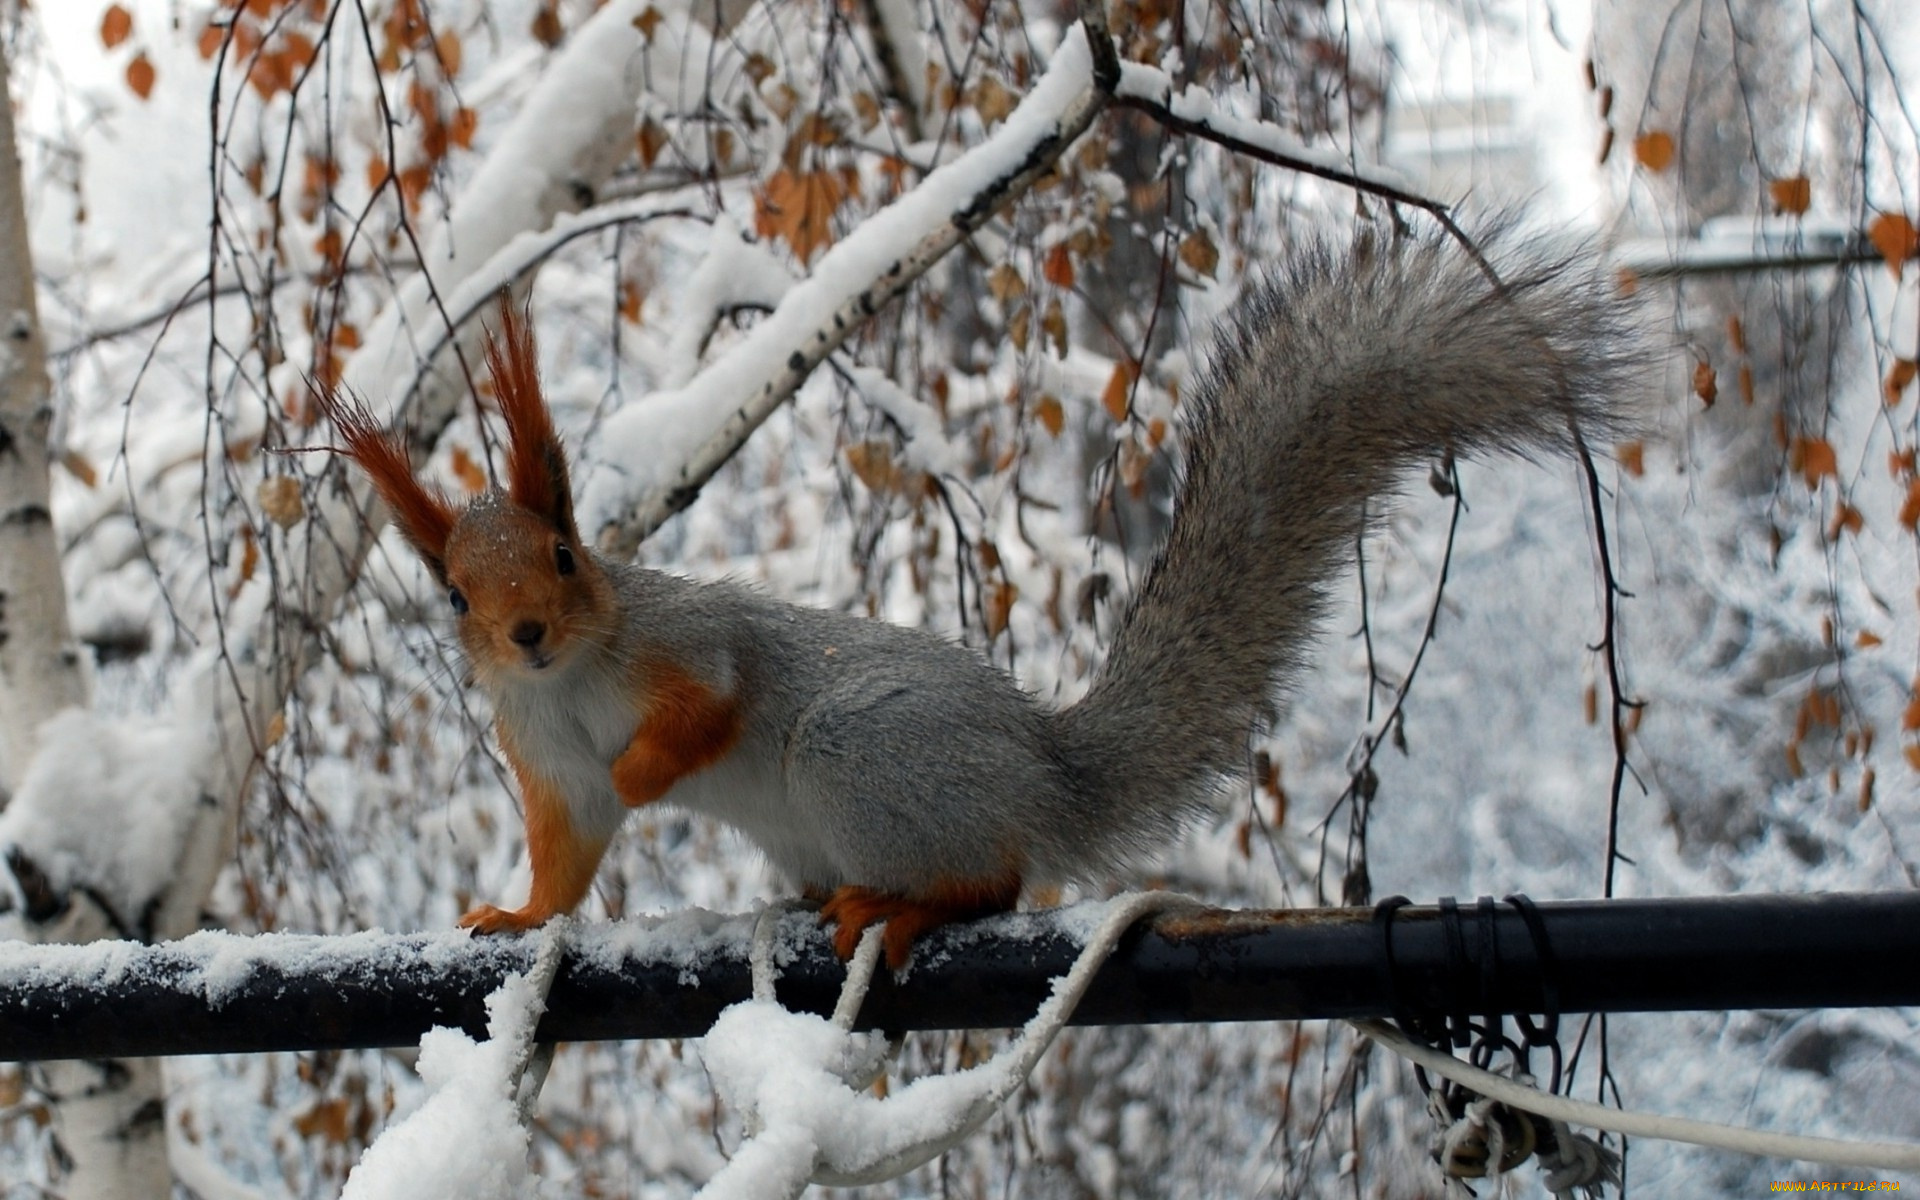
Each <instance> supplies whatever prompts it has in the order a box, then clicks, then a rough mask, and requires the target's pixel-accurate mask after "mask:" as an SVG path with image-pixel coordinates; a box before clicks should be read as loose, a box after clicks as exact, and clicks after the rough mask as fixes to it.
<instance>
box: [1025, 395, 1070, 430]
mask: <svg viewBox="0 0 1920 1200" xmlns="http://www.w3.org/2000/svg"><path fill="white" fill-rule="evenodd" d="M1033 416H1034V419H1035V420H1037V421H1039V422H1040V424H1041V425H1042V426H1043V427H1045V429H1046V431H1047V432H1048V433H1050V434H1052V435H1053V436H1054V437H1059V436H1060V431H1061V430H1063V429H1065V428H1066V427H1067V412H1066V409H1064V408H1062V407H1061V406H1060V400H1059V398H1058V397H1056V396H1053V395H1050V394H1049V395H1045V396H1042V397H1040V399H1038V400H1036V401H1034V404H1033Z"/></svg>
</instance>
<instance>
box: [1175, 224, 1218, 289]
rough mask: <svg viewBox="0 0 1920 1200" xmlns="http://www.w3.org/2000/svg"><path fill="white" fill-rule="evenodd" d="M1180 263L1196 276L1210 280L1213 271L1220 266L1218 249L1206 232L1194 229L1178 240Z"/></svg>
mask: <svg viewBox="0 0 1920 1200" xmlns="http://www.w3.org/2000/svg"><path fill="white" fill-rule="evenodd" d="M1180 261H1181V262H1183V263H1185V264H1187V266H1188V267H1190V268H1192V270H1193V272H1194V273H1195V274H1196V275H1205V276H1207V277H1208V278H1212V277H1213V272H1214V269H1215V268H1216V267H1218V266H1219V265H1220V249H1219V247H1217V246H1215V245H1214V244H1213V238H1212V237H1210V236H1209V235H1208V234H1207V231H1206V230H1204V229H1196V230H1194V231H1193V232H1192V233H1189V234H1188V235H1187V236H1186V237H1184V238H1181V239H1180Z"/></svg>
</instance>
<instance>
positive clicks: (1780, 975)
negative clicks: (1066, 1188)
mask: <svg viewBox="0 0 1920 1200" xmlns="http://www.w3.org/2000/svg"><path fill="white" fill-rule="evenodd" d="M1483 903H1484V904H1486V905H1487V908H1486V909H1485V911H1482V910H1481V909H1479V908H1476V907H1475V906H1473V905H1471V904H1468V905H1462V906H1460V907H1459V909H1458V910H1457V916H1453V917H1449V916H1447V915H1446V914H1445V912H1444V910H1443V909H1442V908H1441V907H1439V906H1409V907H1404V908H1400V909H1398V910H1397V912H1395V913H1394V915H1393V918H1392V920H1391V922H1386V921H1383V920H1382V919H1381V918H1380V917H1379V916H1378V915H1377V914H1376V910H1374V909H1371V908H1344V909H1294V910H1280V911H1243V912H1231V911H1221V910H1198V911H1196V912H1194V913H1191V914H1186V913H1181V914H1170V915H1166V916H1162V917H1160V918H1158V919H1157V920H1154V921H1151V922H1149V923H1147V924H1145V925H1143V926H1142V927H1141V928H1139V929H1136V930H1134V931H1133V932H1132V933H1130V934H1129V935H1128V936H1127V937H1126V939H1125V940H1124V941H1123V942H1122V943H1121V945H1120V948H1119V950H1118V951H1117V952H1116V953H1115V955H1114V957H1113V959H1112V960H1111V961H1109V962H1108V963H1107V965H1106V966H1105V967H1104V968H1103V969H1102V971H1101V972H1100V974H1099V976H1098V978H1097V979H1096V981H1095V983H1094V985H1093V987H1092V989H1091V990H1090V992H1089V994H1088V995H1087V997H1086V1000H1085V1002H1084V1003H1082V1005H1081V1006H1080V1009H1079V1011H1078V1012H1076V1013H1075V1014H1074V1018H1073V1022H1074V1023H1075V1024H1077V1025H1111V1024H1153V1023H1165V1022H1179V1021H1251V1020H1279V1019H1314V1018H1331V1017H1381V1016H1394V1015H1403V1016H1404V1015H1407V1014H1416V1015H1422V1016H1432V1015H1445V1014H1447V1013H1451V1012H1455V1011H1460V1012H1471V1013H1473V1014H1480V1013H1485V1012H1490V1011H1498V1012H1500V1013H1504V1014H1512V1013H1521V1012H1529V1013H1539V1012H1542V1011H1544V1009H1545V1008H1547V1007H1548V1003H1549V1002H1548V999H1547V997H1548V995H1549V993H1553V994H1557V997H1558V999H1557V1007H1558V1009H1559V1010H1560V1011H1562V1012H1566V1013H1583V1012H1610V1013H1620V1012H1660V1011H1671V1010H1678V1009H1720V1010H1724V1009H1737V1008H1828V1007H1863V1006H1880V1005H1910V1004H1920V893H1916V892H1902V893H1890V894H1873V895H1824V896H1735V897H1722V898H1687V899H1662V900H1611V901H1599V900H1578V901H1563V902H1545V903H1541V904H1540V905H1538V908H1537V911H1538V913H1539V921H1540V927H1541V929H1542V931H1543V933H1544V935H1545V938H1544V940H1545V945H1546V947H1547V959H1543V957H1542V954H1541V953H1540V950H1539V947H1538V946H1537V945H1536V940H1535V938H1534V936H1533V935H1532V934H1531V933H1530V932H1529V929H1528V926H1527V923H1526V921H1525V919H1523V917H1522V915H1521V913H1520V912H1519V910H1517V909H1516V908H1514V907H1513V906H1511V905H1505V904H1502V905H1492V904H1491V902H1490V901H1488V902H1483ZM780 922H781V925H780V933H779V939H778V943H777V944H778V946H779V954H778V961H779V962H780V983H779V989H778V991H779V997H780V999H781V1001H782V1002H783V1003H784V1004H786V1005H787V1006H788V1007H790V1008H794V1009H798V1010H808V1011H812V1012H817V1013H827V1012H830V1011H831V1010H832V1007H833V1004H834V1001H835V1000H836V999H837V997H838V994H839V987H840V980H841V977H842V975H843V969H842V967H841V964H840V963H839V962H838V961H836V960H835V959H834V958H833V956H832V953H831V951H830V950H829V948H828V946H827V941H826V938H825V937H824V935H823V934H822V933H821V931H820V930H819V929H818V928H817V927H816V923H815V921H814V918H813V917H812V915H811V914H806V913H793V914H788V915H786V916H783V917H781V918H780ZM1084 922H1085V913H1084V912H1078V913H1077V912H1076V910H1073V909H1068V910H1063V911H1062V912H1058V913H1056V912H1038V913H1018V914H1011V915H1008V916H1004V917H996V918H991V919H989V920H987V921H982V922H979V923H976V924H972V925H966V926H957V927H952V928H949V929H944V930H939V931H936V932H935V933H933V934H930V935H928V936H927V937H925V938H924V939H922V941H921V942H920V943H919V945H918V946H917V948H916V950H915V954H914V961H913V962H912V964H910V966H909V967H908V969H907V970H906V972H905V973H904V974H903V975H902V976H900V977H898V978H892V977H885V974H884V972H883V977H882V978H880V979H878V980H876V981H875V984H874V987H873V989H872V991H871V993H870V994H869V996H868V998H867V1003H866V1006H865V1007H864V1008H863V1010H862V1012H861V1019H860V1024H861V1026H862V1027H863V1028H880V1029H888V1030H898V1031H904V1030H915V1029H961V1028H995V1027H1007V1026H1014V1025H1019V1024H1021V1023H1023V1022H1024V1021H1026V1019H1027V1018H1028V1017H1029V1016H1031V1015H1032V1014H1033V1012H1034V1010H1035V1008H1036V1007H1037V1006H1038V1005H1039V1004H1040V1002H1041V1001H1042V1000H1043V999H1044V998H1045V997H1046V996H1047V994H1048V992H1049V990H1050V988H1051V986H1052V981H1053V979H1054V977H1056V976H1058V975H1060V974H1063V973H1064V972H1065V971H1066V970H1067V968H1068V967H1069V966H1070V965H1071V963H1072V961H1073V959H1074V957H1075V955H1076V954H1077V953H1078V951H1079V947H1080V938H1079V937H1078V936H1077V935H1076V933H1075V932H1074V930H1075V929H1076V928H1079V927H1080V926H1081V925H1083V924H1084ZM752 925H753V918H751V917H733V918H728V917H721V916H718V915H715V914H711V913H702V912H692V913H680V914H674V915H671V916H667V917H663V918H654V919H637V920H629V921H622V922H616V923H611V924H585V923H577V924H572V925H570V926H569V929H568V933H567V936H568V939H569V941H568V951H567V956H566V959H565V962H564V964H563V965H562V967H561V970H560V974H559V977H558V978H557V980H556V981H555V984H554V987H553V991H552V994H551V995H550V996H549V1000H548V1009H547V1013H546V1015H545V1017H544V1018H543V1019H542V1021H541V1024H540V1038H541V1039H542V1040H552V1041H588V1040H596V1039H608V1038H659V1037H697V1036H699V1035H700V1034H702V1033H704V1032H705V1031H706V1030H707V1028H708V1027H709V1026H710V1025H711V1024H712V1023H713V1020H714V1018H715V1017H716V1016H717V1015H718V1014H719V1012H720V1010H721V1009H723V1008H725V1007H726V1006H728V1005H730V1004H733V1003H735V1002H736V1001H739V1000H742V999H745V998H746V997H747V996H748V995H749V994H750V992H751V985H750V979H749V967H748V943H749V941H750V938H751V931H752ZM1383 926H1390V937H1391V943H1392V946H1391V964H1392V965H1391V968H1389V965H1388V964H1389V956H1388V952H1387V949H1386V945H1385V943H1386V939H1387V937H1388V936H1389V930H1387V929H1383ZM537 936H539V935H537V934H536V935H531V936H528V937H521V938H507V937H502V938H487V939H478V938H476V939H470V938H469V937H468V936H467V935H466V934H464V933H456V932H448V933H433V934H375V933H369V934H357V935H351V936H344V937H317V936H315V937H307V936H297V935H286V934H268V935H262V936H258V937H239V936H235V935H228V934H217V933H215V934H197V935H195V936H193V937H190V938H186V939H184V940H182V941H179V942H171V943H166V944H163V945H157V946H142V945H138V944H135V943H127V942H120V943H94V944H91V945H86V946H45V945H26V944H21V943H16V944H14V945H12V946H0V1060H10V1061H11V1060H23V1059H51V1058H79V1057H84V1058H100V1057H144V1056H150V1055H169V1054H210V1053H231V1052H256V1051H264V1050H316V1049H337V1048H345V1047H356V1046H399V1045H409V1044H412V1043H414V1042H416V1041H418V1040H419V1038H420V1035H421V1034H422V1033H423V1032H424V1031H425V1030H426V1029H427V1028H429V1027H430V1026H433V1025H449V1026H456V1027H459V1028H462V1029H465V1030H468V1031H469V1032H471V1033H474V1034H476V1035H479V1034H482V1033H484V1030H485V1022H486V1017H485V1011H484V1009H483V1007H482V1000H483V998H484V997H485V996H486V995H487V993H489V992H491V991H492V990H493V989H494V988H496V987H497V986H498V985H499V984H500V982H501V980H502V979H503V978H504V977H505V976H506V975H507V974H508V973H510V972H513V971H525V970H526V969H528V967H529V966H530V965H531V963H532V960H533V951H534V948H535V945H536V942H535V940H534V938H535V937H537ZM1547 960H1551V965H1549V962H1548V961H1547Z"/></svg>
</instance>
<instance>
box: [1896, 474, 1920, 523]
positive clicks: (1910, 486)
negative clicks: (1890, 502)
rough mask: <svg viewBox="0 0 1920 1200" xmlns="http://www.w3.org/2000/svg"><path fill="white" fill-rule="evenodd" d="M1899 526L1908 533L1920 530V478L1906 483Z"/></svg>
mask: <svg viewBox="0 0 1920 1200" xmlns="http://www.w3.org/2000/svg"><path fill="white" fill-rule="evenodd" d="M1900 524H1901V525H1903V526H1905V527H1906V528H1907V529H1908V530H1909V531H1914V530H1916V529H1920V478H1916V479H1909V480H1908V481H1907V498H1906V500H1905V502H1903V503H1902V504H1901V505H1900Z"/></svg>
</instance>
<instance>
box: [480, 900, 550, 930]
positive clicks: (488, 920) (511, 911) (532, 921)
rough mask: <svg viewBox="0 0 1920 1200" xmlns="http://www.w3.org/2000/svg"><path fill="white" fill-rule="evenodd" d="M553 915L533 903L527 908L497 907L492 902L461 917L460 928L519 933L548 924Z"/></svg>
mask: <svg viewBox="0 0 1920 1200" xmlns="http://www.w3.org/2000/svg"><path fill="white" fill-rule="evenodd" d="M552 916H553V914H552V913H550V912H540V911H538V910H536V909H535V908H534V907H533V906H532V905H528V906H527V907H525V908H495V907H494V906H493V905H491V904H482V905H481V906H480V907H478V908H476V909H474V910H473V911H472V912H470V913H468V914H467V915H466V916H464V917H461V918H460V928H462V929H471V930H473V931H474V932H475V933H519V932H521V931H522V930H527V929H533V928H535V927H537V926H540V925H544V924H546V923H547V919H548V918H550V917H552Z"/></svg>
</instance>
